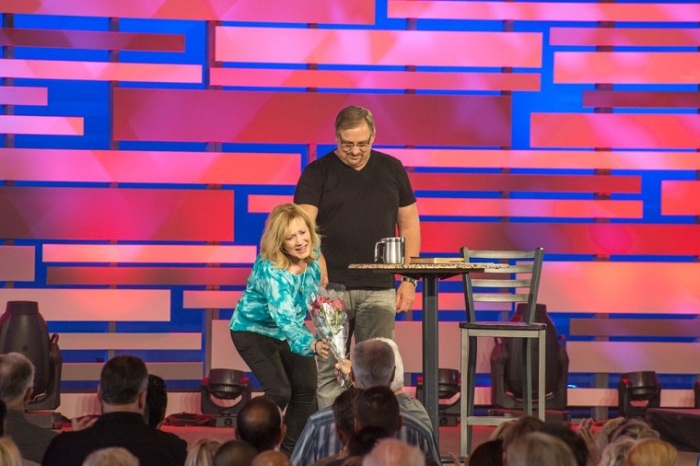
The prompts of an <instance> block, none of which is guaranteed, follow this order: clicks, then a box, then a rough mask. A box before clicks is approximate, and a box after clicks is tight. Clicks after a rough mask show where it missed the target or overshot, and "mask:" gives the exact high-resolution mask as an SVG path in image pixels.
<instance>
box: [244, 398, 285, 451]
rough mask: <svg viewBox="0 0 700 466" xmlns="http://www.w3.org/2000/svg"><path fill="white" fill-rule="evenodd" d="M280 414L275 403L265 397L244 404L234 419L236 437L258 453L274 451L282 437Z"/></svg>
mask: <svg viewBox="0 0 700 466" xmlns="http://www.w3.org/2000/svg"><path fill="white" fill-rule="evenodd" d="M282 426H283V424H282V414H281V413H280V409H279V407H278V406H277V403H275V401H274V400H273V399H272V398H270V397H269V396H267V395H262V396H256V397H255V398H252V399H250V400H248V401H247V402H246V404H245V405H244V406H243V409H241V411H240V412H239V413H238V416H237V418H236V435H237V436H238V438H239V439H241V440H243V441H246V442H248V443H249V444H251V445H252V446H253V447H254V448H255V449H256V450H258V451H259V452H261V451H265V450H274V449H275V448H276V447H277V446H278V445H279V442H281V441H282V437H283V436H284V435H283V433H282V429H283V427H282Z"/></svg>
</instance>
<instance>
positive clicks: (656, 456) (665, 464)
mask: <svg viewBox="0 0 700 466" xmlns="http://www.w3.org/2000/svg"><path fill="white" fill-rule="evenodd" d="M625 466H678V451H677V450H676V448H675V447H674V446H673V445H671V444H670V443H668V442H664V441H663V440H660V439H658V438H643V439H640V440H637V441H636V442H635V443H634V445H632V447H631V448H630V449H629V451H628V452H627V456H626V457H625Z"/></svg>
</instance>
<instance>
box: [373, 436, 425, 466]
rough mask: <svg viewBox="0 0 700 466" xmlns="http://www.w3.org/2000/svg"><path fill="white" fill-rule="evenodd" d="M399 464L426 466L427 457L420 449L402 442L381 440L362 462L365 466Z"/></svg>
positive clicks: (403, 465) (404, 465)
mask: <svg viewBox="0 0 700 466" xmlns="http://www.w3.org/2000/svg"><path fill="white" fill-rule="evenodd" d="M397 464H400V465H402V466H425V455H424V454H423V452H421V451H420V450H419V449H418V448H416V447H414V446H411V445H408V444H406V443H404V442H402V441H401V440H397V439H393V438H388V439H384V440H380V441H379V442H378V443H377V445H376V446H375V447H374V448H373V449H372V451H370V452H369V453H367V454H366V455H365V457H364V459H363V461H362V465H363V466H394V465H397Z"/></svg>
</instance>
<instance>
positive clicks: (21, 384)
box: [0, 353, 34, 404]
mask: <svg viewBox="0 0 700 466" xmlns="http://www.w3.org/2000/svg"><path fill="white" fill-rule="evenodd" d="M33 385H34V364H32V361H30V360H29V358H28V357H26V356H25V355H24V354H22V353H5V354H0V399H1V400H2V401H4V402H5V404H10V403H13V402H16V401H18V400H20V399H21V398H23V397H24V394H25V393H26V391H27V388H31V387H32V386H33Z"/></svg>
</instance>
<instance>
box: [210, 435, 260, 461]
mask: <svg viewBox="0 0 700 466" xmlns="http://www.w3.org/2000/svg"><path fill="white" fill-rule="evenodd" d="M257 454H258V450H256V449H255V447H254V446H252V445H251V444H249V443H248V442H244V441H243V440H239V439H235V440H229V441H228V442H224V443H223V444H222V445H221V446H220V447H219V449H218V450H216V453H215V454H214V466H231V465H232V464H235V465H236V466H250V464H251V463H252V462H253V458H255V456H256V455H257Z"/></svg>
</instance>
